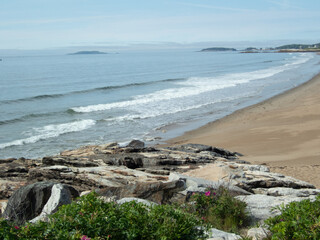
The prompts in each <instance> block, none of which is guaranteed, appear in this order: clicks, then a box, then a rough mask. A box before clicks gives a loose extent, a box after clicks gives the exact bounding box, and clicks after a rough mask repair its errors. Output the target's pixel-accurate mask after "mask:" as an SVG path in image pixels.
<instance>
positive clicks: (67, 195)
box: [30, 184, 72, 223]
mask: <svg viewBox="0 0 320 240" xmlns="http://www.w3.org/2000/svg"><path fill="white" fill-rule="evenodd" d="M71 201H72V195H71V192H70V190H69V189H68V188H67V187H66V186H65V185H62V184H55V185H53V187H52V189H51V196H50V198H49V200H48V202H47V203H46V205H44V207H43V209H42V212H41V213H40V215H39V216H37V217H36V218H34V219H32V220H31V221H30V222H33V223H35V222H38V221H47V220H48V216H49V215H50V214H52V213H55V212H56V211H57V210H58V208H59V207H60V206H62V205H66V204H70V203H71Z"/></svg>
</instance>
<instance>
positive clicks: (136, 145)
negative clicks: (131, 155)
mask: <svg viewBox="0 0 320 240" xmlns="http://www.w3.org/2000/svg"><path fill="white" fill-rule="evenodd" d="M144 146H145V144H144V142H142V141H140V140H132V141H131V142H130V143H129V144H128V145H127V148H133V149H143V148H144Z"/></svg>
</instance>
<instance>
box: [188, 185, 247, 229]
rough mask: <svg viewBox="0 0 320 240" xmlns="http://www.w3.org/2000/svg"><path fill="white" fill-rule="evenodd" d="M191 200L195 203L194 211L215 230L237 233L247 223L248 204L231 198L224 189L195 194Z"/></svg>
mask: <svg viewBox="0 0 320 240" xmlns="http://www.w3.org/2000/svg"><path fill="white" fill-rule="evenodd" d="M191 200H193V201H194V206H193V207H191V209H192V211H193V212H195V213H196V214H197V215H198V216H200V217H201V218H202V219H203V220H204V221H205V222H208V223H210V224H211V225H212V226H213V227H214V228H217V229H221V230H223V231H227V232H236V233H237V232H239V228H240V227H242V226H243V225H244V224H245V223H246V222H247V219H248V215H247V213H246V211H245V208H246V203H244V202H242V201H240V200H237V199H236V198H234V197H233V196H231V194H230V192H229V191H228V190H227V189H226V188H224V187H220V188H219V189H218V190H217V191H214V190H212V189H209V190H208V191H207V192H206V193H196V194H193V195H192V199H191Z"/></svg>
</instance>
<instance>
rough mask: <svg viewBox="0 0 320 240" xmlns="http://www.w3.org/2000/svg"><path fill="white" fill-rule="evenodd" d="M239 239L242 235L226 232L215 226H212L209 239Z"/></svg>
mask: <svg viewBox="0 0 320 240" xmlns="http://www.w3.org/2000/svg"><path fill="white" fill-rule="evenodd" d="M220 239H221V240H238V239H241V236H239V235H236V234H234V233H228V232H224V231H221V230H218V229H215V228H211V229H210V232H209V238H208V240H220Z"/></svg>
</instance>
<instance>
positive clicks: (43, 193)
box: [3, 182, 78, 224]
mask: <svg viewBox="0 0 320 240" xmlns="http://www.w3.org/2000/svg"><path fill="white" fill-rule="evenodd" d="M53 185H54V183H52V182H39V183H34V184H31V185H27V186H24V187H21V188H20V189H18V190H17V191H16V192H14V194H13V195H12V196H11V197H10V199H9V201H8V204H7V207H6V209H5V212H4V214H3V215H4V217H5V218H7V219H8V220H10V221H14V222H16V223H17V224H23V223H24V222H25V221H28V220H31V219H33V218H35V217H36V216H38V215H39V214H40V213H41V212H42V209H43V207H44V205H45V204H46V203H47V202H48V200H49V198H50V197H51V189H52V187H53ZM65 187H66V188H68V189H69V191H70V192H71V194H72V196H73V197H78V192H77V191H76V190H75V189H74V188H72V187H70V186H67V185H66V186H65Z"/></svg>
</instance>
